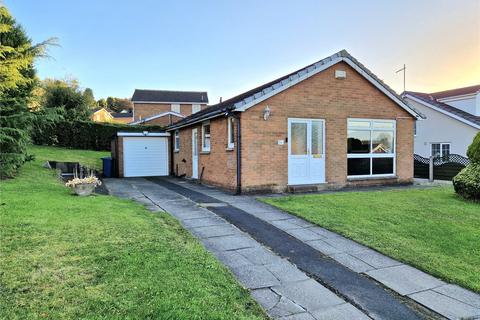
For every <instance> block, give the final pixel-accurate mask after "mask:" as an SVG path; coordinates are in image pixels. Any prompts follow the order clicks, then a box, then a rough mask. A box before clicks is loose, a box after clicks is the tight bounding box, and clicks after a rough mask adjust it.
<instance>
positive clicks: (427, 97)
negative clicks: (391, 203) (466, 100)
mask: <svg viewBox="0 0 480 320" xmlns="http://www.w3.org/2000/svg"><path fill="white" fill-rule="evenodd" d="M403 96H404V97H410V98H416V99H417V100H420V101H423V102H425V103H426V104H427V106H428V105H431V106H433V107H436V108H438V109H440V110H441V111H443V112H444V113H447V114H449V115H452V116H454V117H458V118H460V119H463V120H465V121H467V122H470V123H473V124H474V125H475V126H477V127H478V126H480V117H478V116H475V115H473V114H471V113H468V112H465V111H463V110H460V109H458V108H455V107H452V106H450V105H448V104H446V103H443V102H440V101H438V100H436V99H435V98H434V97H432V95H431V94H429V93H423V92H414V91H405V92H404V93H403Z"/></svg>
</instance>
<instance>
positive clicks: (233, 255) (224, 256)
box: [214, 251, 253, 268]
mask: <svg viewBox="0 0 480 320" xmlns="http://www.w3.org/2000/svg"><path fill="white" fill-rule="evenodd" d="M214 254H215V256H216V257H217V258H218V260H220V261H221V262H222V263H223V264H224V265H226V266H227V267H229V268H239V267H244V266H252V265H253V264H252V263H251V262H250V261H248V260H247V258H245V257H244V256H242V255H241V254H239V253H238V252H237V251H219V252H215V253H214Z"/></svg>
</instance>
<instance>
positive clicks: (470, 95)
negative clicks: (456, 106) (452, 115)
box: [437, 92, 477, 102]
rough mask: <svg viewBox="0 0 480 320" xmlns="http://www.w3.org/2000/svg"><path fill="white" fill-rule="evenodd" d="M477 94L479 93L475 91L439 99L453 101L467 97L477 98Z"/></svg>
mask: <svg viewBox="0 0 480 320" xmlns="http://www.w3.org/2000/svg"><path fill="white" fill-rule="evenodd" d="M476 95H477V93H476V92H473V93H468V94H464V95H460V96H451V97H445V98H441V99H437V101H440V102H451V101H458V100H465V99H471V98H475V96H476Z"/></svg>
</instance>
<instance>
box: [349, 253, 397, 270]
mask: <svg viewBox="0 0 480 320" xmlns="http://www.w3.org/2000/svg"><path fill="white" fill-rule="evenodd" d="M350 255H352V256H354V257H355V258H358V259H360V260H362V261H363V262H365V263H367V264H369V265H371V266H372V267H374V268H376V269H379V268H388V267H393V266H399V265H401V264H402V263H401V262H400V261H397V260H394V259H392V258H389V257H387V256H384V255H383V254H381V253H379V252H377V251H375V250H371V249H367V250H365V251H360V252H352V253H350Z"/></svg>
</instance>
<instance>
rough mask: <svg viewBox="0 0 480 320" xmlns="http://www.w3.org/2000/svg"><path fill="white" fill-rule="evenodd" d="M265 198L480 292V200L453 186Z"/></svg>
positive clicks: (296, 213)
mask: <svg viewBox="0 0 480 320" xmlns="http://www.w3.org/2000/svg"><path fill="white" fill-rule="evenodd" d="M262 200H263V201H264V202H266V203H269V204H272V205H275V206H277V207H279V208H281V209H284V210H286V211H288V212H291V213H293V214H295V215H297V216H299V217H302V218H305V219H306V220H309V221H310V222H313V223H315V224H317V225H319V226H322V227H325V228H327V229H330V230H332V231H336V232H338V233H341V234H343V235H345V236H347V237H349V238H351V239H353V240H356V241H358V242H360V243H363V244H365V245H367V246H369V247H372V248H374V249H377V250H378V251H380V252H383V253H384V254H386V255H389V256H391V257H393V258H396V259H398V260H401V261H403V262H406V263H408V264H411V265H413V266H416V267H418V268H420V269H423V270H425V271H426V272H428V273H430V274H432V275H435V276H438V277H440V278H443V279H444V280H447V281H449V282H453V283H457V284H459V285H461V286H464V287H467V288H470V289H472V290H474V291H477V292H480V205H479V204H475V203H472V202H467V201H464V200H462V199H461V198H459V197H458V196H456V195H455V193H454V191H453V188H451V187H435V188H428V189H402V190H400V189H396V190H387V191H367V192H337V193H330V194H318V195H306V196H289V197H282V198H263V199H262Z"/></svg>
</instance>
